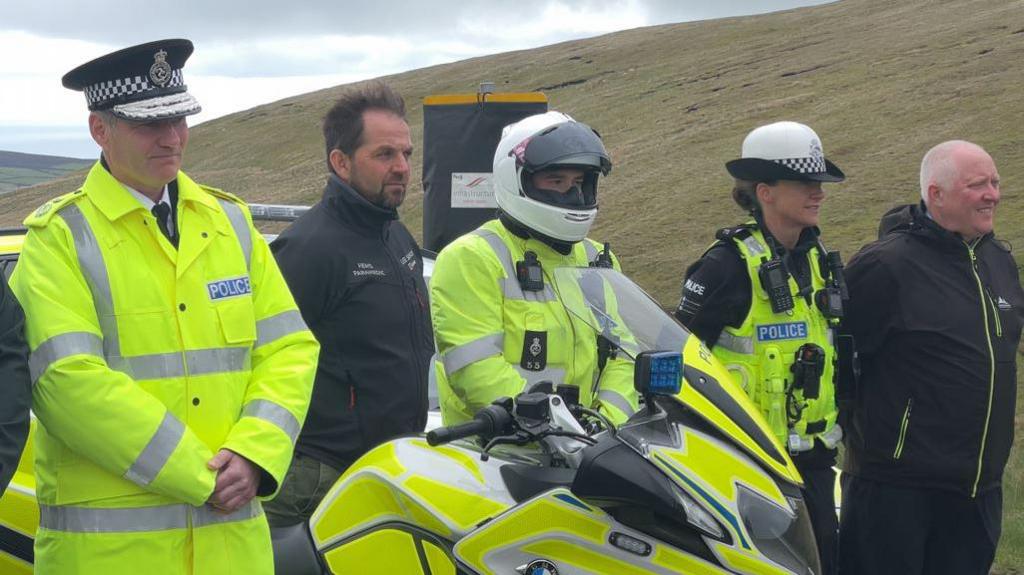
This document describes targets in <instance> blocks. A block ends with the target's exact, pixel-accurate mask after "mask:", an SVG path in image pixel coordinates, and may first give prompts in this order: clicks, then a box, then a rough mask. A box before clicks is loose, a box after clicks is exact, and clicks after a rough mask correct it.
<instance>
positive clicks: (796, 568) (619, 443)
mask: <svg viewBox="0 0 1024 575" xmlns="http://www.w3.org/2000/svg"><path fill="white" fill-rule="evenodd" d="M554 278H555V280H554V284H555V285H554V288H555V289H556V290H557V291H558V292H559V293H560V294H562V295H563V296H564V295H565V294H569V293H572V294H575V295H576V296H579V297H563V298H562V299H563V301H564V302H565V303H566V307H567V309H568V311H569V312H570V313H572V314H574V315H575V316H577V317H579V318H580V319H582V320H584V322H586V323H587V325H589V326H591V327H592V328H593V329H594V331H595V333H596V334H598V337H600V338H601V339H602V340H604V341H605V342H606V344H608V345H609V347H610V348H611V350H612V352H613V353H619V354H625V355H626V356H628V357H629V358H631V359H633V360H634V364H635V377H634V380H635V381H634V384H635V387H636V389H637V391H638V392H639V393H640V394H641V395H642V396H643V398H644V401H643V403H644V405H643V407H642V409H641V410H640V411H639V412H638V413H636V414H635V415H634V416H632V417H631V418H630V419H629V420H628V422H626V423H625V424H623V425H622V426H620V427H619V428H618V429H615V428H614V427H613V426H611V425H610V424H609V423H608V422H607V421H606V420H604V419H603V417H602V416H601V415H600V414H599V413H596V412H593V411H590V410H588V409H585V408H583V407H581V406H580V405H578V404H577V403H576V402H577V394H576V393H573V391H574V390H571V389H564V388H554V387H553V386H551V385H550V384H546V383H544V382H542V383H541V384H538V385H536V386H534V388H533V389H530V390H528V391H527V392H526V393H523V394H520V395H519V396H518V397H516V398H503V399H500V400H498V401H495V402H494V403H493V404H492V405H490V406H488V407H486V408H484V409H482V410H481V411H480V412H478V413H477V415H476V417H475V419H474V420H472V421H470V422H466V423H463V424H459V425H455V426H450V427H439V428H436V429H433V430H432V431H430V432H428V433H427V434H426V436H425V437H422V436H418V437H405V438H400V439H396V440H393V441H390V442H387V443H384V444H382V445H380V446H378V447H377V448H375V449H373V450H372V451H370V452H369V453H367V454H366V455H365V456H363V457H362V458H360V459H359V460H357V461H356V462H355V463H354V464H353V465H352V466H351V467H350V468H349V470H348V471H346V473H345V474H344V475H343V476H342V477H341V478H340V479H339V480H338V482H337V483H336V484H335V485H334V486H333V487H332V489H331V490H330V491H329V492H328V494H327V496H326V497H325V498H324V500H323V501H322V503H321V504H320V506H319V507H318V508H317V510H316V511H315V513H314V514H313V516H312V518H311V519H310V521H309V522H308V523H307V524H299V525H295V526H292V527H287V528H282V529H275V530H273V531H272V537H273V539H274V551H275V562H276V566H277V573H279V574H284V575H307V574H308V575H314V574H322V573H337V574H349V573H361V574H365V573H381V574H384V573H387V574H392V573H403V574H404V573H415V574H424V575H426V574H429V575H441V574H445V575H470V574H474V575H475V574H503V573H508V574H513V573H519V574H523V575H557V574H561V575H576V574H584V573H586V574H593V573H609V574H625V573H630V574H659V575H662V574H671V573H690V574H726V573H752V574H753V573H757V574H779V575H782V574H790V575H795V574H799V575H812V574H817V573H820V568H819V564H818V558H817V548H816V545H815V542H814V536H813V534H812V531H811V526H810V519H809V515H808V512H807V509H806V506H805V504H804V501H803V499H802V497H801V494H800V478H799V474H798V472H797V471H796V469H795V467H794V466H793V464H792V462H791V460H790V459H789V458H788V456H787V455H786V454H785V452H784V450H782V449H781V448H780V446H779V445H778V444H777V443H776V442H775V440H774V439H772V435H771V432H770V429H769V428H768V427H767V424H766V423H765V422H764V420H763V419H761V417H760V415H759V414H758V413H757V411H756V409H755V408H753V406H752V405H751V404H750V403H749V402H748V400H747V399H746V396H745V395H744V394H743V392H742V391H740V390H739V389H738V388H736V387H735V386H734V385H733V384H732V383H731V380H729V376H728V373H727V372H726V371H725V368H724V367H723V366H721V364H719V363H718V362H717V360H716V359H714V358H713V357H712V356H711V354H710V352H709V351H708V350H707V348H706V347H705V346H704V345H703V344H702V343H701V342H700V341H699V340H698V339H697V338H696V337H693V336H690V334H689V333H688V332H687V331H686V330H685V329H684V328H682V327H681V326H680V325H679V324H678V323H676V322H675V320H674V319H672V318H671V317H670V316H668V315H667V314H665V313H664V312H663V311H662V310H661V309H660V307H658V305H657V304H656V303H655V302H654V301H653V300H652V299H651V298H650V297H649V296H647V294H645V293H644V292H643V291H642V290H641V289H640V288H639V287H637V286H636V284H634V283H633V282H632V281H630V280H629V279H628V278H626V277H625V276H624V275H622V274H621V273H619V272H617V271H615V270H612V269H605V268H597V267H593V268H560V269H557V270H555V272H554ZM609 302H613V305H609ZM606 306H607V307H606ZM606 309H608V310H610V311H605V310H606Z"/></svg>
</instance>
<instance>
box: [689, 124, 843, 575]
mask: <svg viewBox="0 0 1024 575" xmlns="http://www.w3.org/2000/svg"><path fill="white" fill-rule="evenodd" d="M726 169H727V170H728V172H729V174H730V175H732V177H733V179H734V184H733V192H732V197H733V200H734V201H735V202H736V203H737V204H739V206H740V207H741V208H743V210H744V211H745V212H747V213H748V215H749V218H748V220H747V221H746V222H745V223H743V224H741V225H739V226H736V227H733V228H725V229H722V230H719V231H718V233H717V234H716V239H715V242H714V243H713V244H712V245H711V247H710V248H708V250H707V251H706V252H705V253H704V255H703V256H701V258H700V259H699V260H698V261H696V262H695V263H693V264H692V265H691V266H690V267H689V268H688V269H687V270H686V277H685V279H684V281H683V287H682V298H681V300H680V302H679V306H678V308H677V309H676V312H675V315H676V318H678V319H679V321H681V322H682V323H683V324H685V325H686V326H687V327H688V328H689V329H690V330H691V331H692V332H693V333H695V334H697V336H698V337H700V338H701V339H702V340H703V341H704V342H706V343H707V345H708V346H709V347H711V351H712V353H713V354H714V355H715V356H717V357H718V359H720V360H721V361H722V363H723V364H725V365H726V366H727V367H728V369H729V371H730V373H731V374H732V375H733V377H734V379H735V381H736V383H737V384H738V385H740V386H741V387H742V388H743V390H744V391H745V392H746V393H747V394H748V395H749V396H750V398H751V399H752V400H753V402H754V403H755V405H757V406H758V407H759V408H760V410H761V413H762V415H764V417H765V419H766V420H767V421H768V423H769V425H770V427H771V428H772V431H773V432H774V434H775V436H776V438H777V439H778V440H779V442H780V443H781V444H783V445H785V446H786V447H787V448H788V450H789V453H790V454H791V456H792V457H793V461H794V463H796V466H797V469H799V470H800V473H801V475H802V476H803V478H804V481H805V489H804V494H805V498H806V500H807V504H808V508H809V510H810V513H811V516H812V522H813V526H814V532H815V537H816V539H817V541H818V546H819V549H820V553H821V560H822V561H821V562H822V567H823V572H824V573H826V574H831V573H834V572H835V556H836V538H837V535H836V531H837V520H836V514H835V497H834V492H833V489H834V485H835V472H834V470H833V469H832V466H833V465H834V463H835V456H836V445H837V444H838V443H839V441H840V439H841V438H842V433H843V432H842V428H841V427H840V425H839V424H838V423H837V422H836V417H837V409H836V400H835V385H834V381H833V380H834V377H835V376H834V374H835V371H836V370H835V367H836V347H835V344H834V335H833V332H834V329H835V327H836V326H837V324H838V321H839V319H840V318H841V317H842V313H843V312H842V305H843V291H842V288H843V286H844V284H843V281H842V270H841V264H840V260H839V257H838V256H839V254H838V252H832V253H830V252H828V251H827V250H826V249H825V247H824V245H823V244H822V242H821V240H820V239H819V237H818V234H819V232H818V220H819V211H820V209H821V205H822V203H823V202H824V200H825V191H824V189H823V188H822V184H823V183H826V182H841V181H842V180H843V179H844V178H845V176H844V174H843V172H842V170H840V169H839V168H838V167H837V166H836V165H835V164H833V163H832V162H831V161H829V160H828V159H826V158H825V155H824V152H823V149H822V145H821V140H820V139H819V138H818V135H817V134H816V133H815V132H814V130H812V129H811V128H809V127H808V126H805V125H803V124H799V123H796V122H776V123H773V124H768V125H766V126H761V127H759V128H757V129H755V130H753V131H752V132H750V134H748V135H747V137H746V139H744V141H743V146H742V155H741V157H740V158H738V159H736V160H732V161H730V162H728V163H727V164H726Z"/></svg>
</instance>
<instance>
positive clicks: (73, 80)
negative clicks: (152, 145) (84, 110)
mask: <svg viewBox="0 0 1024 575" xmlns="http://www.w3.org/2000/svg"><path fill="white" fill-rule="evenodd" d="M191 55H192V42H190V41H189V40H183V39H173V40H159V41H156V42H148V43H146V44H140V45H138V46H132V47H130V48H125V49H123V50H118V51H117V52H113V53H111V54H107V55H106V56H100V57H99V58H96V59H95V60H93V61H91V62H87V63H85V64H82V65H81V66H79V67H77V68H75V69H74V70H72V71H70V72H68V73H67V74H65V75H64V78H63V79H62V83H63V84H64V87H65V88H70V89H72V90H77V91H80V92H84V93H85V100H86V102H87V103H88V105H89V110H91V111H94V112H95V111H102V110H106V111H109V112H110V113H112V114H114V115H115V116H117V117H119V118H124V119H126V120H136V121H152V120H164V119H169V118H180V117H182V116H189V115H192V114H197V113H199V111H200V110H202V107H201V106H200V105H199V102H197V101H196V99H195V98H193V97H192V95H191V94H189V93H188V87H187V86H186V85H185V80H184V78H183V77H182V68H183V67H184V65H185V61H186V60H188V57H189V56H191Z"/></svg>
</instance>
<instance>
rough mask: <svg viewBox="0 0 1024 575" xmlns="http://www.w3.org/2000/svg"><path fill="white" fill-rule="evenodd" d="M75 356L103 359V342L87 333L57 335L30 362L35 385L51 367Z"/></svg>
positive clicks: (45, 342)
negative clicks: (91, 356)
mask: <svg viewBox="0 0 1024 575" xmlns="http://www.w3.org/2000/svg"><path fill="white" fill-rule="evenodd" d="M73 355H95V356H96V357H103V340H102V339H100V337H99V336H98V335H96V334H94V333H89V332H87V331H71V332H68V333H62V334H60V335H55V336H53V337H51V338H50V339H48V340H46V341H44V342H43V343H41V344H39V347H37V348H36V349H35V351H33V352H32V354H31V355H30V356H29V360H28V371H29V374H30V375H31V377H32V383H35V382H36V380H37V379H39V378H40V377H41V376H42V375H43V374H44V373H46V370H47V369H49V367H50V366H51V365H53V364H54V363H57V362H58V361H60V360H62V359H64V358H66V357H71V356H73Z"/></svg>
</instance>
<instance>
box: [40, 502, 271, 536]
mask: <svg viewBox="0 0 1024 575" xmlns="http://www.w3.org/2000/svg"><path fill="white" fill-rule="evenodd" d="M260 515H263V506H261V505H260V502H259V501H257V500H255V499H253V500H252V501H250V502H249V503H247V504H246V505H244V506H242V508H241V509H239V510H238V511H235V512H234V513H228V514H224V513H220V512H218V511H217V510H216V509H214V508H213V507H210V506H209V505H203V506H202V507H192V506H191V505H185V504H177V505H160V506H156V507H125V508H120V509H111V508H95V507H71V506H66V505H43V504H40V505H39V527H41V528H43V529H49V530H50V531H65V532H70V533H143V532H147V531H168V530H171V529H186V528H188V526H189V523H190V521H189V519H190V518H191V524H192V526H193V527H204V526H206V525H214V524H218V523H231V522H234V521H246V520H249V519H253V518H256V517H259V516H260Z"/></svg>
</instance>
